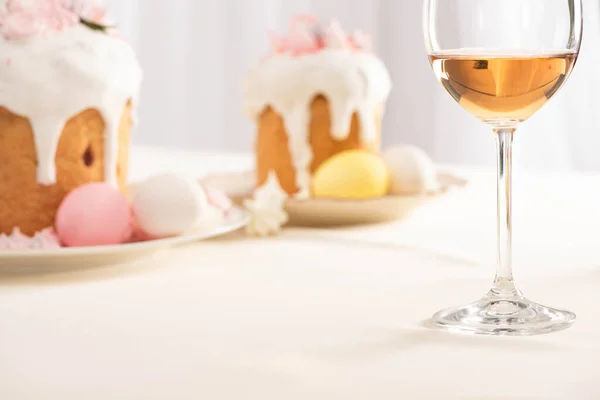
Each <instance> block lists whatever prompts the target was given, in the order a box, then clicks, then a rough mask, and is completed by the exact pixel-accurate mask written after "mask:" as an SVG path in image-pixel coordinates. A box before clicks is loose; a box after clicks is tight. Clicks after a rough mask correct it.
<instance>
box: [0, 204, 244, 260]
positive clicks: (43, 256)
mask: <svg viewBox="0 0 600 400" xmlns="http://www.w3.org/2000/svg"><path fill="white" fill-rule="evenodd" d="M248 220H249V215H248V213H247V212H246V211H244V210H242V209H241V208H239V207H235V208H234V209H233V210H232V212H230V213H229V214H228V216H227V217H226V218H225V221H224V222H223V223H222V224H221V225H219V226H217V227H215V228H213V229H207V230H200V231H194V232H190V233H188V234H185V235H182V236H177V237H172V238H166V239H157V240H150V241H147V242H139V243H129V244H121V245H116V246H97V247H71V248H61V249H51V250H2V251H0V267H1V268H7V267H8V268H12V267H19V268H33V269H42V268H58V269H61V268H65V267H67V268H73V267H81V268H88V267H96V266H103V265H114V264H121V263H125V262H130V261H134V260H137V259H140V258H145V257H150V256H152V255H153V254H155V253H156V252H158V251H160V250H166V249H169V248H172V247H175V246H181V245H185V244H190V243H194V242H198V241H200V240H205V239H211V238H214V237H217V236H221V235H225V234H227V233H230V232H234V231H237V230H238V229H240V228H243V227H244V226H246V224H247V223H248Z"/></svg>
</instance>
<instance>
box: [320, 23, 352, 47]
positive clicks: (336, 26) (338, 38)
mask: <svg viewBox="0 0 600 400" xmlns="http://www.w3.org/2000/svg"><path fill="white" fill-rule="evenodd" d="M325 44H326V45H327V47H328V48H331V49H349V48H350V47H352V46H351V44H350V40H349V39H348V35H346V32H344V30H343V29H342V26H341V25H340V23H339V22H337V21H334V22H332V23H331V25H329V28H327V31H326V33H325Z"/></svg>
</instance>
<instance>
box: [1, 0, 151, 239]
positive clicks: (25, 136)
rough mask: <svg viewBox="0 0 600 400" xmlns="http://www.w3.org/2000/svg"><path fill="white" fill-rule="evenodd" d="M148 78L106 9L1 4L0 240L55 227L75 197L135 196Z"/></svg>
mask: <svg viewBox="0 0 600 400" xmlns="http://www.w3.org/2000/svg"><path fill="white" fill-rule="evenodd" d="M141 78H142V72H141V69H140V67H139V64H138V62H137V59H136V56H135V54H134V51H133V49H132V48H131V47H130V46H129V45H128V44H127V43H126V42H125V41H124V40H122V39H121V38H120V37H119V36H118V35H117V33H116V32H115V31H114V30H113V29H112V28H109V27H108V23H107V21H106V11H105V10H104V9H102V8H99V7H96V6H87V5H86V4H85V3H83V2H79V1H66V0H37V1H32V0H28V1H24V0H21V1H15V0H9V1H0V233H10V232H11V231H12V230H13V229H14V228H19V229H20V230H21V231H22V232H23V233H25V234H28V235H33V234H34V233H35V232H37V231H40V230H43V229H45V228H48V227H51V226H53V223H54V218H55V214H56V210H57V208H58V206H59V204H60V203H61V201H62V200H63V198H64V197H65V196H66V195H67V194H68V193H69V192H71V191H72V190H73V189H75V188H77V187H79V186H80V185H82V184H85V183H89V182H107V183H109V184H111V185H113V186H115V187H118V188H120V189H121V190H124V189H125V185H126V179H127V168H128V152H129V142H130V135H131V129H132V125H133V123H134V114H135V107H136V106H137V100H138V93H139V88H140V83H141Z"/></svg>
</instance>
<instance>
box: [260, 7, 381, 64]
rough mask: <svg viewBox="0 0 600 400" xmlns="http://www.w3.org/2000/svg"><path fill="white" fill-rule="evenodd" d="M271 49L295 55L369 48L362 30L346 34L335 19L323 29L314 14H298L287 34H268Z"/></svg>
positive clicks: (367, 39) (368, 42)
mask: <svg viewBox="0 0 600 400" xmlns="http://www.w3.org/2000/svg"><path fill="white" fill-rule="evenodd" d="M269 38H270V42H271V50H272V52H273V53H275V54H282V53H289V54H292V55H295V56H299V55H302V54H314V53H317V52H319V51H321V50H323V49H325V48H329V49H350V50H367V49H370V47H371V44H370V38H369V37H368V36H367V35H365V34H363V33H362V32H357V33H355V35H354V36H348V35H347V34H346V32H344V30H343V29H342V27H341V25H340V24H339V23H338V22H337V21H333V22H332V23H331V24H330V25H329V26H328V27H327V28H326V29H325V30H323V29H322V28H321V27H320V26H319V23H318V20H317V18H316V17H315V16H312V15H299V16H297V17H295V18H294V19H293V20H292V22H291V24H290V29H289V32H288V35H287V36H281V35H277V34H275V33H272V32H271V33H270V34H269Z"/></svg>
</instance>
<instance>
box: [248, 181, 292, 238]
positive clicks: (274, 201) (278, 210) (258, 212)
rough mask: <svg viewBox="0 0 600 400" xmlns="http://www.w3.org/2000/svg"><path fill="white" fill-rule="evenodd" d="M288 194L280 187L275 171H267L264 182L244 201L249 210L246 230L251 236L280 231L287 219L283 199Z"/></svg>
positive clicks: (284, 199) (266, 234) (272, 233)
mask: <svg viewBox="0 0 600 400" xmlns="http://www.w3.org/2000/svg"><path fill="white" fill-rule="evenodd" d="M287 199H288V194H287V193H286V192H285V191H284V190H283V189H282V188H281V185H280V184H279V180H278V179H277V174H276V173H275V171H273V170H271V171H269V177H268V179H267V181H266V182H265V184H264V185H263V186H261V187H260V188H258V189H257V190H256V191H255V192H254V196H253V198H252V199H250V200H246V201H244V206H246V208H248V210H250V213H251V216H250V222H249V223H248V225H247V227H246V232H247V233H248V234H249V235H251V236H262V237H264V236H270V235H275V234H277V233H279V232H280V231H281V227H282V226H283V225H285V223H287V221H288V214H287V212H286V211H285V201H286V200H287Z"/></svg>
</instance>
